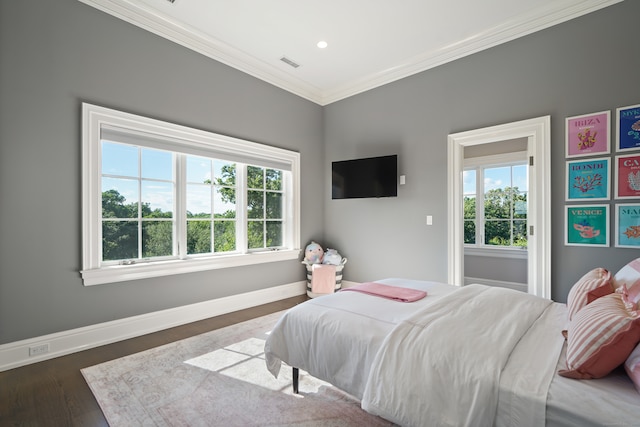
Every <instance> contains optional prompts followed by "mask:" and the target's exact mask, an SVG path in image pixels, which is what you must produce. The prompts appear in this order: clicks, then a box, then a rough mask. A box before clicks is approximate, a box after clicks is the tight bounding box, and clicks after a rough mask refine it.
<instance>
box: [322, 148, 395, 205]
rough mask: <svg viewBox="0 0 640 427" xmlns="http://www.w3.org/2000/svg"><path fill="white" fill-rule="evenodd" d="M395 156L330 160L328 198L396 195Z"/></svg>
mask: <svg viewBox="0 0 640 427" xmlns="http://www.w3.org/2000/svg"><path fill="white" fill-rule="evenodd" d="M397 195H398V156H397V155H392V156H383V157H369V158H366V159H355V160H343V161H338V162H332V163H331V198H332V199H360V198H366V197H397Z"/></svg>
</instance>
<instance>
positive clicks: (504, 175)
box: [484, 166, 511, 194]
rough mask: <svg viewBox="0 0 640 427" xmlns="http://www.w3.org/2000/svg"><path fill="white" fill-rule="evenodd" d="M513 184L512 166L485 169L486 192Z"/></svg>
mask: <svg viewBox="0 0 640 427" xmlns="http://www.w3.org/2000/svg"><path fill="white" fill-rule="evenodd" d="M509 186H511V167H510V166H502V167H499V168H486V169H485V170H484V192H485V194H486V193H487V191H490V190H495V189H498V188H505V187H509Z"/></svg>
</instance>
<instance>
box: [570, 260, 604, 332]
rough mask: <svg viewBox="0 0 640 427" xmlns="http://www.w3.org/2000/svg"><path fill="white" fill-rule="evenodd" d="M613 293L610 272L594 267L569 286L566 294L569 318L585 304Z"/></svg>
mask: <svg viewBox="0 0 640 427" xmlns="http://www.w3.org/2000/svg"><path fill="white" fill-rule="evenodd" d="M611 293H613V284H612V283H611V273H610V272H609V271H607V270H605V269H604V268H600V267H599V268H594V269H593V270H591V271H590V272H588V273H587V274H585V275H584V276H582V277H581V278H580V280H578V281H577V282H576V283H575V285H573V286H572V287H571V290H570V291H569V295H568V296H567V307H568V308H569V320H571V319H573V317H574V316H575V315H576V313H577V312H578V311H579V310H580V309H581V308H582V307H584V306H585V305H587V304H589V303H590V302H592V301H593V300H596V299H598V298H600V297H602V296H604V295H608V294H611Z"/></svg>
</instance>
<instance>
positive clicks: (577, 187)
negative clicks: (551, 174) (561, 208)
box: [566, 157, 611, 201]
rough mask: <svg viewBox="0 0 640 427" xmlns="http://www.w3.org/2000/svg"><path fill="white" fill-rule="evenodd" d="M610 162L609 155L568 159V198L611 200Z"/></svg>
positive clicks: (569, 199) (568, 199)
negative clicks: (595, 157)
mask: <svg viewBox="0 0 640 427" xmlns="http://www.w3.org/2000/svg"><path fill="white" fill-rule="evenodd" d="M609 162H610V159H609V158H608V157H600V158H597V159H585V160H572V161H568V162H567V182H566V185H567V191H566V200H567V201H572V200H573V201H576V200H609V197H610V195H609V188H610V186H609V179H610V176H611V172H610V170H611V169H610V167H609Z"/></svg>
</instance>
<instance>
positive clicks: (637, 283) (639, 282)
mask: <svg viewBox="0 0 640 427" xmlns="http://www.w3.org/2000/svg"><path fill="white" fill-rule="evenodd" d="M622 285H625V286H626V287H627V289H628V290H629V299H630V300H631V301H633V302H634V303H636V304H637V303H638V301H640V258H636V259H634V260H633V261H631V262H630V263H629V264H627V265H625V266H624V267H622V268H621V269H620V271H618V272H617V273H616V275H615V276H614V278H613V286H614V287H615V288H616V289H618V288H619V287H621V286H622Z"/></svg>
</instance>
